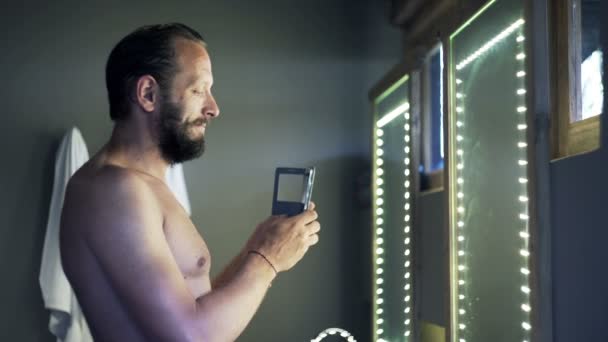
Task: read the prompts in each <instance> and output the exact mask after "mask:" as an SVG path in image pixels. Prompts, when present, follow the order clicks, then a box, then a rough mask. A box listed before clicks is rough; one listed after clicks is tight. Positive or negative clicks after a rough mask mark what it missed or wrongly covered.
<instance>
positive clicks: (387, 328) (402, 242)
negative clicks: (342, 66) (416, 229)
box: [373, 75, 414, 341]
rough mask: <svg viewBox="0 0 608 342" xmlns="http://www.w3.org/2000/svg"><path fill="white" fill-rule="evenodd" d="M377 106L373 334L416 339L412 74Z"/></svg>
mask: <svg viewBox="0 0 608 342" xmlns="http://www.w3.org/2000/svg"><path fill="white" fill-rule="evenodd" d="M373 104H374V127H373V130H374V132H373V137H374V142H373V147H374V148H373V150H374V152H373V166H374V172H373V184H374V185H373V208H374V225H373V229H374V235H373V236H374V241H373V265H374V269H373V272H374V277H373V279H374V286H373V291H374V294H373V295H374V297H373V298H374V305H373V336H374V341H412V340H413V339H412V338H413V335H414V333H413V305H412V302H413V281H412V280H413V275H412V250H411V247H410V246H411V241H410V239H411V226H410V223H411V212H412V210H411V204H412V203H411V193H410V191H411V189H412V171H411V160H410V159H411V142H412V137H411V132H412V128H411V115H410V101H409V78H408V76H407V75H405V76H403V77H402V78H400V79H399V80H398V81H397V82H395V83H393V84H392V85H391V86H390V87H388V88H387V89H386V90H385V91H384V92H383V93H382V94H381V95H379V96H378V97H376V98H375V99H374V101H373Z"/></svg>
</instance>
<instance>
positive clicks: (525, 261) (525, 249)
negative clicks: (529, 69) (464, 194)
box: [515, 29, 532, 341]
mask: <svg viewBox="0 0 608 342" xmlns="http://www.w3.org/2000/svg"><path fill="white" fill-rule="evenodd" d="M520 31H521V32H520V34H519V35H518V36H517V38H516V39H515V41H516V43H517V48H518V50H519V51H518V52H517V53H516V55H515V58H516V59H517V61H518V64H519V65H518V67H519V69H520V70H521V71H520V72H518V73H517V75H516V76H517V80H518V82H520V87H519V88H518V89H517V95H519V96H517V98H518V100H519V101H520V103H519V104H518V105H517V108H516V112H517V117H518V118H519V120H520V122H519V123H518V124H517V129H518V131H519V134H520V136H519V143H518V147H519V153H520V158H521V159H520V160H519V166H520V175H521V177H520V182H519V183H520V184H521V194H520V195H519V197H518V202H519V203H520V205H521V210H522V213H520V214H519V217H520V219H521V222H522V225H523V227H522V230H521V231H520V232H519V236H520V237H522V238H523V239H522V248H521V250H520V255H521V256H522V267H521V268H520V272H521V275H522V279H523V285H522V293H523V303H522V304H521V309H522V313H523V315H524V318H523V320H522V323H521V327H522V329H523V333H524V340H526V341H528V340H529V339H530V330H532V325H531V322H530V312H531V311H532V307H531V305H530V292H531V290H530V288H529V284H530V279H529V277H530V268H529V256H530V250H529V245H528V241H529V237H530V234H529V233H528V228H529V225H528V222H529V219H530V217H529V215H528V203H529V198H528V189H527V184H528V179H527V178H526V177H527V174H528V163H527V158H528V155H527V147H528V145H527V143H526V140H527V137H526V131H527V129H528V125H527V123H526V115H520V114H525V113H526V111H527V109H526V96H524V95H525V94H526V82H525V81H526V79H525V75H526V72H525V71H523V70H525V67H526V65H525V58H526V54H525V37H524V35H523V29H521V30H520ZM522 161H526V162H524V163H522Z"/></svg>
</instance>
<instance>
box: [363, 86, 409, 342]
mask: <svg viewBox="0 0 608 342" xmlns="http://www.w3.org/2000/svg"><path fill="white" fill-rule="evenodd" d="M408 79H409V76H408V75H404V76H403V77H402V78H401V79H400V80H399V81H397V82H396V83H394V84H393V85H392V86H391V87H389V88H388V89H387V90H385V91H384V92H383V93H382V94H381V95H380V96H379V97H377V98H376V99H375V100H374V105H375V110H376V111H377V110H378V106H379V104H380V103H382V102H383V101H384V100H386V99H387V98H388V97H389V96H390V97H391V99H398V100H400V102H399V105H398V106H397V107H396V108H393V109H392V110H390V111H389V112H387V113H386V114H385V113H378V112H376V116H375V124H374V131H373V137H374V139H373V159H374V160H373V163H372V165H373V178H372V180H373V185H372V191H373V193H372V198H373V203H372V205H373V220H374V221H373V242H372V246H373V251H372V253H373V254H372V258H373V274H372V277H373V294H372V295H373V300H374V302H373V312H372V317H373V321H372V325H373V331H372V332H373V341H375V342H387V340H386V339H385V338H386V336H387V334H388V331H387V328H386V327H387V322H386V321H387V320H388V319H385V317H386V318H390V319H391V321H392V320H393V319H397V318H396V317H387V316H386V314H387V312H386V311H387V310H386V307H387V302H388V300H389V299H390V298H386V301H385V296H386V295H385V292H386V287H385V286H386V285H387V284H385V280H386V279H385V275H386V272H387V271H388V270H387V269H385V265H386V264H387V263H388V260H386V255H387V252H386V250H385V246H386V242H385V229H390V230H391V231H393V229H398V226H395V227H389V226H387V224H388V222H389V220H388V219H387V218H388V217H387V215H388V214H389V213H387V212H386V210H385V208H386V207H387V206H388V204H387V192H388V191H387V190H388V189H395V190H396V189H399V184H387V183H386V173H387V172H386V171H388V170H385V162H384V154H385V148H386V145H387V143H388V141H387V143H385V141H384V139H385V135H386V132H385V131H384V128H385V126H387V125H388V124H389V123H391V122H393V120H395V119H398V118H405V125H404V130H405V132H407V134H405V137H404V140H405V144H404V146H405V147H404V148H405V160H404V162H405V163H406V165H408V164H409V163H410V158H409V151H410V147H409V146H410V143H411V136H410V133H409V132H410V123H409V119H410V114H409V109H410V108H409V106H410V104H409V102H408V101H407V97H408V94H407V92H403V93H401V92H396V90H397V89H399V88H401V87H402V86H403V85H404V84H405V82H407V81H408ZM393 94H395V96H396V97H397V98H395V97H394V96H393ZM402 96H403V97H405V99H404V98H403V97H402ZM403 100H405V101H403ZM380 114H385V115H383V116H382V117H379V115H380ZM392 127H394V126H392ZM396 129H397V130H398V128H396ZM391 131H393V129H391ZM395 132H396V131H395ZM405 172H406V174H405V176H406V180H408V182H406V184H405V186H406V188H409V172H410V171H409V170H407V171H405ZM405 196H407V197H406V203H407V204H406V205H405V206H406V208H405V210H406V212H407V213H406V219H409V216H407V215H409V212H408V210H409V206H410V204H409V193H408V194H407V195H405ZM406 227H407V229H409V225H408V226H406ZM395 233H398V231H395ZM406 243H409V239H407V238H406ZM408 254H409V252H408ZM391 272H398V270H391ZM406 273H407V272H406ZM406 276H408V277H410V274H407V275H406ZM410 279H411V277H410ZM393 285H396V284H393ZM407 287H408V288H411V285H409V286H407ZM408 299H409V298H408ZM406 310H407V311H408V312H409V311H410V310H411V308H408V309H406ZM408 323H409V321H408ZM391 326H393V325H392V324H391ZM394 328H396V327H394Z"/></svg>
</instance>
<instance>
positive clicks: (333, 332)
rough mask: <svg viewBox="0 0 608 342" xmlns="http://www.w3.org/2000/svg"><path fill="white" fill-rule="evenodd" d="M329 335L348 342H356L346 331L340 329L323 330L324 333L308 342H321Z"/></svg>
mask: <svg viewBox="0 0 608 342" xmlns="http://www.w3.org/2000/svg"><path fill="white" fill-rule="evenodd" d="M330 335H339V336H341V337H343V338H344V339H345V340H346V341H348V342H357V340H355V337H354V336H353V335H351V334H350V333H349V332H348V331H346V330H344V329H340V328H328V329H325V330H324V331H322V332H321V333H319V335H318V336H317V337H315V338H313V339H312V340H310V342H321V341H322V340H323V339H324V338H326V337H327V336H330Z"/></svg>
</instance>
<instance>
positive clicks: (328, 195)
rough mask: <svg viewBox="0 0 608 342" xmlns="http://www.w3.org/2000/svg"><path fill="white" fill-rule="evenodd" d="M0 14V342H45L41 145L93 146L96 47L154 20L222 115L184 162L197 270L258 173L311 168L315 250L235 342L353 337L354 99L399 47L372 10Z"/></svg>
mask: <svg viewBox="0 0 608 342" xmlns="http://www.w3.org/2000/svg"><path fill="white" fill-rule="evenodd" d="M3 6H4V5H3ZM0 13H1V14H0V17H1V18H2V20H1V21H0V37H1V39H0V41H2V42H3V46H2V52H1V53H0V75H2V77H3V82H1V83H0V98H1V99H2V104H3V113H2V116H1V118H2V119H1V120H2V126H1V127H2V128H1V130H2V131H1V132H0V133H1V134H0V148H1V151H2V154H1V155H2V156H3V157H4V160H5V161H4V167H3V170H2V178H1V182H2V183H1V184H2V195H1V196H0V213H1V216H0V217H2V218H3V222H4V224H3V228H2V229H0V266H1V270H2V274H3V276H2V282H0V293H1V294H2V295H1V296H2V297H1V298H2V303H3V304H4V305H5V310H2V313H0V322H1V323H0V340H2V341H25V342H27V341H52V340H53V338H52V337H51V336H50V334H49V333H48V332H47V324H48V314H47V312H46V311H45V310H44V308H43V303H42V299H41V295H40V290H39V287H38V272H39V265H40V256H41V249H42V243H43V239H44V233H45V231H44V230H45V225H46V220H47V217H48V207H49V201H50V195H51V190H52V177H53V168H54V158H55V151H56V149H57V147H58V144H59V141H60V139H61V137H62V135H63V134H64V133H65V132H66V130H67V129H68V128H69V127H71V126H77V127H79V128H80V130H81V131H82V133H83V136H84V138H85V140H86V141H87V144H88V148H89V151H90V152H91V153H93V152H95V151H97V150H98V149H99V148H100V147H101V146H102V145H103V144H104V142H105V141H106V140H107V139H108V137H109V134H110V131H111V127H112V124H111V121H110V120H109V118H108V114H107V104H106V92H105V85H104V75H103V69H104V65H105V61H106V58H107V55H108V53H109V51H110V49H111V48H112V46H113V45H114V44H115V43H116V42H117V41H118V40H119V39H120V38H121V37H122V36H124V35H125V34H126V33H128V32H130V31H131V30H132V29H134V28H136V27H138V26H140V25H143V24H148V23H157V22H169V21H180V22H184V23H187V24H189V25H191V26H193V27H194V28H196V29H198V30H200V31H202V33H203V35H204V36H205V37H206V39H207V41H208V43H209V45H210V52H211V56H212V62H213V66H214V75H215V81H216V82H215V84H216V85H215V87H214V90H215V94H216V98H217V100H218V102H219V104H220V107H221V109H222V114H221V116H220V118H219V119H218V120H216V121H214V122H213V123H212V125H211V126H210V128H209V129H208V150H207V153H206V155H205V156H204V157H203V158H202V159H199V160H196V161H193V162H190V163H188V164H186V166H185V174H186V178H187V184H188V187H189V191H190V195H191V198H190V199H191V202H192V207H193V220H194V223H195V224H196V225H197V226H198V228H199V230H200V232H201V233H202V235H203V237H204V238H205V239H206V241H207V243H208V245H209V247H210V249H211V253H212V256H213V267H212V274H217V273H218V272H219V270H220V269H221V268H222V266H224V265H225V264H226V263H228V261H229V259H230V258H231V257H232V255H234V254H235V253H237V252H238V250H239V249H240V247H241V246H242V244H243V243H244V242H245V241H246V239H247V237H248V236H249V234H250V232H251V231H252V229H253V228H254V227H255V225H256V223H258V222H259V221H261V220H263V219H264V218H265V217H266V216H267V215H268V214H269V212H270V201H271V194H272V193H271V191H272V183H273V171H274V168H275V167H276V166H279V165H294V166H306V165H316V166H317V167H318V175H317V184H316V185H315V194H314V198H315V200H316V202H317V204H318V211H319V214H320V218H321V222H322V225H323V231H322V234H321V242H320V243H319V245H318V246H316V247H315V248H314V249H312V250H311V251H310V252H309V254H308V256H307V257H306V258H305V259H304V260H303V261H302V262H301V264H299V265H298V266H296V267H295V268H294V270H293V271H291V272H289V273H285V274H281V275H280V277H279V278H278V279H277V280H276V281H275V284H274V286H273V287H272V289H271V291H270V292H269V293H268V295H267V298H266V301H265V302H264V303H263V305H262V307H261V308H260V311H259V313H258V315H257V316H256V317H255V318H254V320H253V321H252V323H251V325H250V327H249V328H248V329H247V330H246V331H245V333H244V334H243V336H242V338H241V339H240V340H241V341H305V340H307V339H310V338H311V337H314V336H316V334H317V333H318V332H319V331H320V330H322V329H324V328H327V327H330V326H340V327H343V328H346V329H348V330H350V331H352V332H353V333H354V334H355V336H358V337H359V339H360V340H362V341H365V340H366V339H367V336H368V334H369V326H370V322H369V314H370V312H369V311H370V307H369V305H370V303H369V301H370V293H369V292H370V289H369V288H370V286H369V284H368V283H369V281H370V280H369V279H370V276H369V269H370V264H369V256H370V250H369V209H368V207H367V205H366V203H364V202H361V201H358V200H357V196H358V195H359V188H357V187H356V184H357V179H361V177H363V178H362V179H365V175H366V174H367V172H368V167H369V166H368V159H369V132H370V124H371V118H370V110H369V103H368V101H367V90H368V89H369V88H370V87H371V86H372V84H373V83H374V82H375V81H376V80H377V79H379V78H380V76H381V74H383V73H384V72H385V71H386V70H388V69H389V68H390V67H391V66H392V65H394V64H395V63H396V62H397V60H398V58H399V54H400V34H399V32H398V30H396V29H393V28H391V27H389V25H388V23H387V20H386V19H385V13H384V8H383V7H382V2H376V1H371V0H368V1H358V2H356V4H354V3H353V2H351V1H347V0H333V1H322V0H314V1H306V2H302V1H279V0H269V1H257V2H255V5H254V2H251V1H247V2H246V1H239V2H237V1H214V2H211V1H188V2H168V1H139V2H133V1H132V2H128V3H127V2H118V1H114V2H113V3H111V2H110V1H106V2H104V4H103V5H102V4H101V2H82V1H65V0H64V1H54V2H46V1H36V2H33V1H24V2H22V4H20V5H15V6H14V7H12V8H4V7H3V8H2V10H0Z"/></svg>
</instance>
